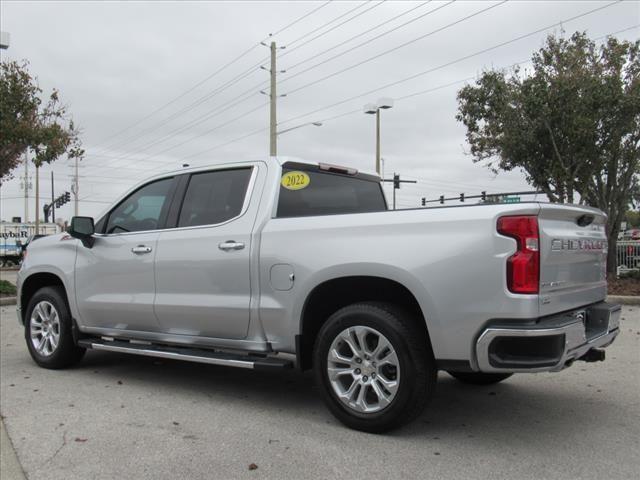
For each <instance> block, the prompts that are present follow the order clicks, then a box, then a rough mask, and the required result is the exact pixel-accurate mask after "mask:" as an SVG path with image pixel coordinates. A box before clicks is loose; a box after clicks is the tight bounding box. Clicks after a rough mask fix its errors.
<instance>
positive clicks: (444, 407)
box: [73, 351, 610, 444]
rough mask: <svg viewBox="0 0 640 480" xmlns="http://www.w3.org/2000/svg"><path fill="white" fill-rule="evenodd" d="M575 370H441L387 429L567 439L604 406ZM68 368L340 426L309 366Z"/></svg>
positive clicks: (110, 356) (107, 360) (96, 362)
mask: <svg viewBox="0 0 640 480" xmlns="http://www.w3.org/2000/svg"><path fill="white" fill-rule="evenodd" d="M575 370H576V371H574V372H571V371H565V372H562V373H559V374H558V373H556V374H538V375H532V374H522V375H519V376H518V375H516V376H514V377H511V378H510V379H508V380H506V381H504V382H503V383H500V384H496V385H491V386H470V385H464V384H462V383H460V382H458V381H456V380H454V379H453V378H451V377H450V376H449V375H447V374H446V373H444V372H441V373H440V374H439V379H438V385H437V388H436V392H435V395H434V397H433V400H432V401H431V403H430V405H429V406H428V407H427V409H426V410H425V412H424V413H423V414H422V415H421V417H420V418H418V419H417V420H415V421H414V422H413V423H411V424H410V425H407V426H405V427H403V428H401V429H399V430H397V431H394V432H392V433H390V434H388V435H391V436H392V437H395V438H397V439H412V438H413V439H416V438H428V439H435V440H438V439H447V440H448V441H454V442H455V441H465V442H476V441H477V442H478V443H484V442H495V443H497V444H503V443H504V442H508V443H509V444H513V443H514V442H515V443H523V444H526V443H527V442H528V441H531V440H535V441H536V442H539V441H540V438H544V437H546V436H548V435H561V436H565V437H568V438H571V437H573V436H574V435H576V434H579V432H581V431H583V430H584V425H588V424H589V423H590V422H591V421H593V419H594V418H596V417H597V415H598V414H599V412H602V409H603V408H610V406H609V405H607V403H608V401H607V397H608V396H607V395H606V394H604V393H602V394H599V395H600V396H599V397H598V396H596V397H595V398H594V397H593V395H591V396H590V397H588V398H585V390H587V385H586V381H585V384H584V385H583V384H581V385H582V387H581V388H578V389H570V388H566V387H563V385H564V384H565V381H563V380H565V379H566V377H565V378H564V379H562V378H559V377H558V375H577V374H579V373H580V371H579V370H578V369H575ZM73 372H74V373H77V374H82V376H85V375H86V376H91V378H92V380H93V381H99V382H104V383H110V382H111V383H112V384H113V383H116V382H122V383H123V384H124V385H126V386H127V387H129V388H135V389H138V390H139V391H140V393H141V394H143V393H145V392H147V391H148V390H151V391H153V392H155V393H157V395H156V396H155V398H156V400H159V401H161V398H160V396H161V395H163V392H171V393H172V395H178V396H184V398H186V399H190V400H203V401H210V402H212V405H215V404H216V403H221V402H222V403H224V402H234V408H240V409H242V408H246V409H247V413H250V412H252V411H255V409H256V408H259V409H260V411H262V412H265V414H266V415H269V414H270V413H271V412H273V414H274V415H276V414H277V415H286V416H288V415H290V416H291V418H292V419H294V418H295V419H296V421H302V422H309V424H310V426H311V425H313V424H316V426H317V424H324V425H325V426H326V427H329V426H331V427H333V428H345V427H342V426H341V425H340V424H339V422H338V421H337V420H335V419H334V418H333V416H331V414H330V413H329V412H328V411H327V410H326V408H325V407H324V405H323V403H322V400H321V398H320V395H319V392H318V389H317V387H316V386H315V385H314V381H313V375H312V374H311V372H305V373H304V374H301V373H299V372H296V371H286V372H256V371H252V370H244V369H238V368H229V367H221V366H215V365H204V364H197V363H188V362H182V361H174V360H159V359H154V358H148V357H137V356H132V355H126V354H122V355H121V354H114V353H105V352H91V351H90V352H88V353H87V355H86V357H85V359H84V360H83V361H82V363H81V364H80V365H79V366H78V368H76V369H74V370H73ZM541 375H544V376H541ZM532 376H534V377H536V378H531V377H532ZM78 381H82V379H78ZM588 387H591V385H588ZM589 393H591V392H589ZM593 394H594V395H596V394H595V390H594V391H593ZM167 402H170V400H169V399H167ZM212 410H215V409H212ZM474 439H476V440H474Z"/></svg>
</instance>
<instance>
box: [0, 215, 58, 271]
mask: <svg viewBox="0 0 640 480" xmlns="http://www.w3.org/2000/svg"><path fill="white" fill-rule="evenodd" d="M59 232H60V227H59V226H58V225H56V224H55V223H41V224H40V225H39V227H38V235H39V236H46V235H55V234H56V233H59ZM34 235H36V225H35V223H24V222H21V223H16V222H0V266H1V267H11V266H14V265H19V264H20V262H21V261H22V252H23V251H24V247H25V246H26V245H27V243H29V242H30V241H31V239H32V238H33V236H34Z"/></svg>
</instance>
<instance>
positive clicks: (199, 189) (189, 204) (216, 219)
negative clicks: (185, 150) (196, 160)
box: [178, 167, 252, 227]
mask: <svg viewBox="0 0 640 480" xmlns="http://www.w3.org/2000/svg"><path fill="white" fill-rule="evenodd" d="M251 172H252V169H251V167H245V168H236V169H229V170H213V171H210V172H202V173H194V174H192V175H191V177H190V179H189V184H188V186H187V190H186V193H185V196H184V200H183V202H182V208H181V209H180V216H179V217H178V227H195V226H199V225H215V224H219V223H223V222H226V221H227V220H230V219H232V218H234V217H237V216H238V215H240V213H241V211H242V206H243V204H244V201H245V197H246V194H247V187H248V186H249V180H250V178H251Z"/></svg>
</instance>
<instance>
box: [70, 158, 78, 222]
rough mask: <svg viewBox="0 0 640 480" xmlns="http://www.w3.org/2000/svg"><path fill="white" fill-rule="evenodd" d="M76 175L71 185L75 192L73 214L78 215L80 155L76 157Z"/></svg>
mask: <svg viewBox="0 0 640 480" xmlns="http://www.w3.org/2000/svg"><path fill="white" fill-rule="evenodd" d="M74 160H75V175H74V176H73V185H71V191H72V192H73V216H74V217H77V216H78V197H79V196H80V189H79V188H78V187H79V185H78V184H79V183H80V181H79V178H80V177H79V176H78V157H75V159H74Z"/></svg>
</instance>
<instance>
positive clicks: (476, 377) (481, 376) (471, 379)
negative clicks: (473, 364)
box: [447, 372, 513, 385]
mask: <svg viewBox="0 0 640 480" xmlns="http://www.w3.org/2000/svg"><path fill="white" fill-rule="evenodd" d="M447 373H448V374H449V375H451V376H452V377H453V378H455V379H456V380H459V381H461V382H462V383H469V384H471V385H492V384H494V383H498V382H501V381H503V380H506V379H507V378H509V377H510V376H511V375H513V374H512V373H482V372H447Z"/></svg>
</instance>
